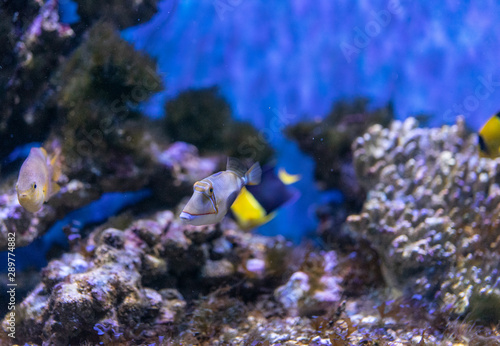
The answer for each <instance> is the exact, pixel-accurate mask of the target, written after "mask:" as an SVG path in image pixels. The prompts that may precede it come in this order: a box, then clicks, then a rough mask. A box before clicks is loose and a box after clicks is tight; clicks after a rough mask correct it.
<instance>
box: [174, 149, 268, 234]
mask: <svg viewBox="0 0 500 346" xmlns="http://www.w3.org/2000/svg"><path fill="white" fill-rule="evenodd" d="M261 175H262V170H261V168H260V165H259V163H255V164H254V165H253V166H252V167H250V169H249V170H248V171H247V170H246V168H245V166H244V165H243V163H242V162H241V161H239V160H238V159H235V158H232V157H230V158H228V159H227V169H226V170H225V171H221V172H218V173H215V174H212V175H211V176H209V177H207V178H205V179H203V180H200V181H197V182H196V183H194V186H193V195H192V196H191V199H190V200H189V202H188V203H187V204H186V206H185V207H184V210H182V212H181V214H180V218H181V219H182V220H183V221H184V222H185V223H187V224H190V225H196V226H201V225H210V224H214V223H217V222H220V221H221V220H222V218H223V217H224V216H225V215H226V213H227V212H228V210H229V207H231V205H232V204H233V202H234V201H235V199H236V197H237V196H238V194H239V193H240V191H241V189H242V188H243V186H245V185H257V184H259V183H260V179H261Z"/></svg>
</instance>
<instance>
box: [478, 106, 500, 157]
mask: <svg viewBox="0 0 500 346" xmlns="http://www.w3.org/2000/svg"><path fill="white" fill-rule="evenodd" d="M478 137H479V138H478V142H479V156H481V157H489V158H491V159H494V158H496V157H499V156H500V112H499V113H496V114H495V115H493V116H492V117H491V118H490V119H489V120H488V121H487V122H486V124H484V125H483V127H482V128H481V130H479V134H478Z"/></svg>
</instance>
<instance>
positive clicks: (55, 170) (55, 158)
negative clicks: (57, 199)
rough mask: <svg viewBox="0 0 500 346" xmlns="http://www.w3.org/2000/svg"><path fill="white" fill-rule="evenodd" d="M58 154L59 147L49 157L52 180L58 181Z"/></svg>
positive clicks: (59, 151) (59, 173)
mask: <svg viewBox="0 0 500 346" xmlns="http://www.w3.org/2000/svg"><path fill="white" fill-rule="evenodd" d="M60 154H61V149H59V148H57V149H56V150H55V151H54V154H53V155H52V157H51V158H50V166H51V167H52V181H58V180H59V178H60V177H61V161H60V160H59V155H60Z"/></svg>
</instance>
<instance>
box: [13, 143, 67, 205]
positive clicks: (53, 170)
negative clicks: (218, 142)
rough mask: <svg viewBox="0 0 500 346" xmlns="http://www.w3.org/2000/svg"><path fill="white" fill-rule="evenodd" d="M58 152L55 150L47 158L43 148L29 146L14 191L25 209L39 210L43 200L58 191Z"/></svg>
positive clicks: (59, 171)
mask: <svg viewBox="0 0 500 346" xmlns="http://www.w3.org/2000/svg"><path fill="white" fill-rule="evenodd" d="M59 153H60V152H59V151H56V153H55V154H54V155H53V156H52V157H50V158H49V157H48V155H47V152H46V151H45V149H44V148H31V150H30V153H29V155H28V157H27V158H26V160H25V161H24V163H23V165H22V166H21V170H20V171H19V178H18V179H17V184H16V191H17V198H18V199H19V204H21V206H22V207H23V208H24V209H26V210H27V211H29V212H32V213H35V212H37V211H39V210H40V209H41V208H42V205H43V203H44V202H47V201H48V200H49V198H50V197H52V196H53V195H55V194H56V193H57V192H59V190H60V187H59V185H58V184H57V183H56V181H57V180H58V179H59V177H60V175H61V167H60V164H59V162H58V157H59Z"/></svg>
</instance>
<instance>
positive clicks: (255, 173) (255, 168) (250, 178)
mask: <svg viewBox="0 0 500 346" xmlns="http://www.w3.org/2000/svg"><path fill="white" fill-rule="evenodd" d="M261 178H262V168H260V164H259V163H258V162H256V163H254V164H253V165H252V167H250V169H249V170H248V171H247V172H246V173H245V178H244V179H245V185H258V184H260V180H261Z"/></svg>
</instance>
